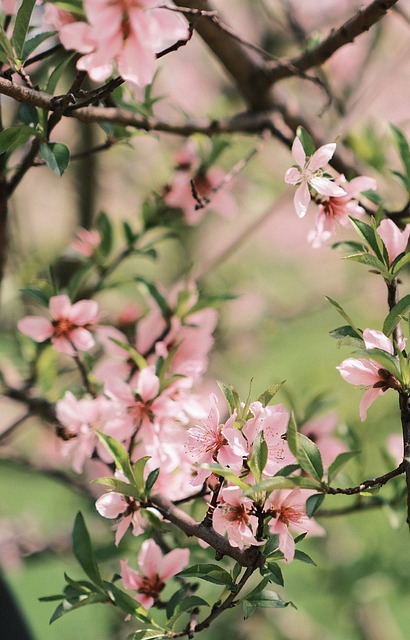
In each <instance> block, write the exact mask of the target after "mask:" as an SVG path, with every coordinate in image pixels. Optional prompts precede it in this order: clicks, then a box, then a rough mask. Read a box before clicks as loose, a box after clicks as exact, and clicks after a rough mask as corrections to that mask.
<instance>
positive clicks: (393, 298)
mask: <svg viewBox="0 0 410 640" xmlns="http://www.w3.org/2000/svg"><path fill="white" fill-rule="evenodd" d="M386 285H387V304H388V305H389V311H391V310H392V309H393V307H395V306H396V304H397V302H398V298H397V280H396V279H394V280H393V281H392V282H386ZM392 337H393V341H394V342H396V343H397V342H399V340H400V339H401V338H402V337H403V332H402V330H401V326H400V323H398V324H397V326H396V327H395V328H394V330H393V335H392Z"/></svg>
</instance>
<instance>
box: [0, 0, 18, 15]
mask: <svg viewBox="0 0 410 640" xmlns="http://www.w3.org/2000/svg"><path fill="white" fill-rule="evenodd" d="M1 10H2V11H4V13H7V14H8V15H13V13H16V11H17V0H2V2H1Z"/></svg>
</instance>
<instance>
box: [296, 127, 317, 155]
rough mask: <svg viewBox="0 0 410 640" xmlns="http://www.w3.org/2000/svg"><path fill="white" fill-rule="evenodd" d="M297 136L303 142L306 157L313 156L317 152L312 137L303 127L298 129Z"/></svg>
mask: <svg viewBox="0 0 410 640" xmlns="http://www.w3.org/2000/svg"><path fill="white" fill-rule="evenodd" d="M296 135H297V137H298V138H299V140H300V141H301V143H302V147H303V149H304V151H305V153H306V155H307V156H308V157H309V156H312V155H313V154H314V153H315V151H316V147H315V143H314V142H313V138H312V136H311V135H310V134H309V133H308V132H307V131H306V129H304V128H303V127H302V126H299V127H298V128H297V130H296Z"/></svg>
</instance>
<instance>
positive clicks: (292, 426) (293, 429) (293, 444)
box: [286, 413, 298, 459]
mask: <svg viewBox="0 0 410 640" xmlns="http://www.w3.org/2000/svg"><path fill="white" fill-rule="evenodd" d="M286 441H287V443H288V447H289V449H290V451H291V453H293V455H294V456H295V458H296V459H297V453H298V428H297V426H296V422H295V416H294V415H293V413H291V415H290V419H289V424H288V430H287V432H286Z"/></svg>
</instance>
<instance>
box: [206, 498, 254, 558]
mask: <svg viewBox="0 0 410 640" xmlns="http://www.w3.org/2000/svg"><path fill="white" fill-rule="evenodd" d="M252 509H253V502H252V500H251V499H250V498H246V497H245V496H244V495H243V492H242V490H241V489H239V488H238V487H226V488H225V489H222V491H221V493H220V494H219V503H218V506H217V508H216V509H215V511H214V515H213V527H214V529H215V531H217V532H218V533H220V534H221V535H224V534H225V533H226V534H227V535H228V540H229V542H230V543H231V545H232V546H233V547H239V549H243V548H244V547H245V546H248V545H260V544H263V542H260V541H258V540H257V539H256V538H255V535H256V532H257V529H258V518H257V517H256V515H253V514H252Z"/></svg>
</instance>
